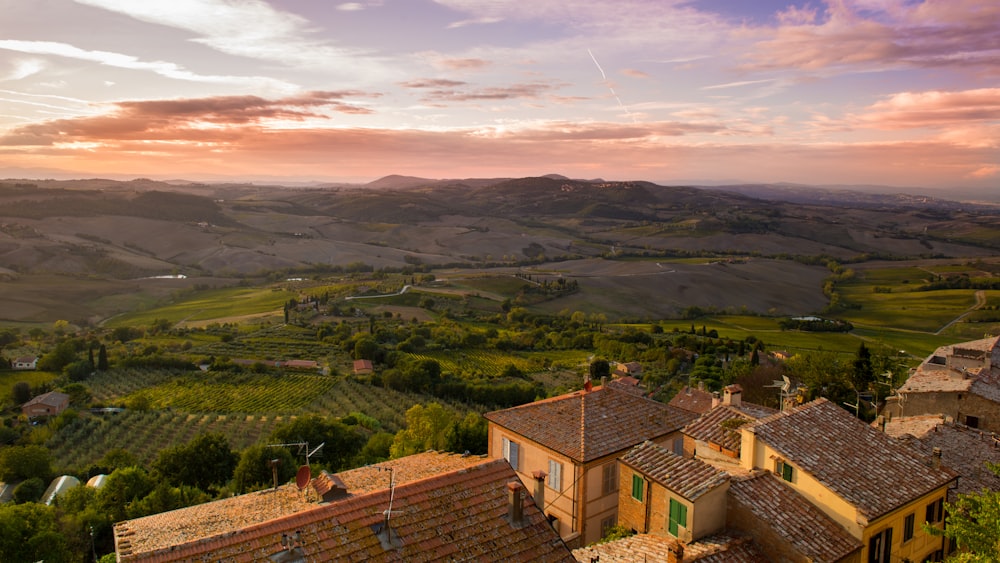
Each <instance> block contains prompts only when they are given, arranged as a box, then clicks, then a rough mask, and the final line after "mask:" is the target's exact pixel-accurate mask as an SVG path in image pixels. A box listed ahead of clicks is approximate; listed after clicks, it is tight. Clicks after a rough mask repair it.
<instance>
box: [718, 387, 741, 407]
mask: <svg viewBox="0 0 1000 563" xmlns="http://www.w3.org/2000/svg"><path fill="white" fill-rule="evenodd" d="M722 393H723V395H722V404H723V405H729V406H731V407H738V406H740V405H742V404H743V388H742V387H740V386H739V385H737V384H735V383H734V384H732V385H727V386H726V387H725V388H724V389H723V390H722Z"/></svg>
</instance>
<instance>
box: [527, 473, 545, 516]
mask: <svg viewBox="0 0 1000 563" xmlns="http://www.w3.org/2000/svg"><path fill="white" fill-rule="evenodd" d="M531 476H532V477H534V478H535V494H534V499H535V506H537V507H538V510H542V511H544V510H545V478H546V477H547V476H548V475H547V474H546V473H545V472H544V471H542V470H541V469H538V470H536V471H535V472H533V473H532V474H531Z"/></svg>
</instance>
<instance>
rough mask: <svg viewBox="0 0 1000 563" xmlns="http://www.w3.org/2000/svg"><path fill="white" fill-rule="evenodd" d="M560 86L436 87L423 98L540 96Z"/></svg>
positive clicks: (429, 99) (468, 98) (456, 100)
mask: <svg viewBox="0 0 1000 563" xmlns="http://www.w3.org/2000/svg"><path fill="white" fill-rule="evenodd" d="M460 84H464V83H460ZM560 87H562V85H561V84H550V83H545V82H525V83H521V84H512V85H510V86H487V87H482V88H467V89H456V88H452V89H447V88H438V89H434V90H430V91H428V92H426V93H425V94H424V100H425V101H430V102H446V101H447V102H469V101H482V100H510V99H516V98H540V97H542V95H544V94H546V93H547V92H549V91H552V90H555V89H558V88H560Z"/></svg>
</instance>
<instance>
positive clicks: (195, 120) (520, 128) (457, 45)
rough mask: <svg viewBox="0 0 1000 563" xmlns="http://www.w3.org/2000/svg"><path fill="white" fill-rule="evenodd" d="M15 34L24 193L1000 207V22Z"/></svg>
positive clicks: (324, 2) (106, 23)
mask: <svg viewBox="0 0 1000 563" xmlns="http://www.w3.org/2000/svg"><path fill="white" fill-rule="evenodd" d="M0 14H2V15H0V177H114V178H131V177H140V176H141V177H152V178H161V179H174V178H184V179H190V180H223V179H231V180H250V181H263V180H277V179H288V180H290V181H312V180H315V181H352V182H358V181H369V180H373V179H375V178H378V177H380V176H384V175H386V174H404V175H414V176H423V177H431V178H465V177H507V176H531V175H541V174H547V173H559V174H564V175H567V176H571V177H575V178H597V177H601V178H606V179H616V180H628V179H643V180H651V181H656V182H661V183H671V182H688V183H692V182H704V183H709V182H711V183H721V182H732V181H745V182H797V183H807V184H821V185H830V184H879V185H889V186H900V187H925V188H948V187H980V188H982V187H991V186H1000V2H998V1H997V0H923V1H919V0H828V1H823V0H813V1H810V2H794V3H792V2H789V1H788V0H689V1H679V0H602V1H595V0H572V1H569V0H433V1H432V0H368V1H364V0H362V1H358V2H338V1H337V0H270V1H263V0H76V1H72V0H31V1H28V0H0ZM998 190H1000V187H998Z"/></svg>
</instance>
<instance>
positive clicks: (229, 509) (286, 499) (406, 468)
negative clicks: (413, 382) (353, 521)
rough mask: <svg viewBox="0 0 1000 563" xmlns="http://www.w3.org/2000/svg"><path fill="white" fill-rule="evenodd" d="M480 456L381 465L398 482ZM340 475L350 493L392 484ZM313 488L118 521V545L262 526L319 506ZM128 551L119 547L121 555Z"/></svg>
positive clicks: (375, 473) (369, 475)
mask: <svg viewBox="0 0 1000 563" xmlns="http://www.w3.org/2000/svg"><path fill="white" fill-rule="evenodd" d="M482 461H483V460H482V458H480V457H478V456H471V457H462V456H460V455H456V454H444V453H437V452H424V453H420V454H415V455H412V456H407V457H402V458H399V459H394V460H390V461H386V462H384V463H381V464H379V465H378V467H386V468H389V467H391V468H393V478H394V480H395V482H396V484H397V485H401V484H405V483H409V482H411V481H416V480H419V479H424V478H426V477H430V476H432V475H437V474H439V473H444V472H448V471H455V470H458V469H463V468H467V467H471V466H474V465H477V464H480V463H482ZM337 477H338V478H339V479H340V480H341V481H342V482H343V483H344V484H345V485H346V486H347V491H348V494H349V495H352V496H357V495H363V494H367V493H370V492H372V491H376V490H379V489H386V488H388V486H389V478H388V475H387V474H386V473H385V472H383V471H380V470H379V469H376V466H366V467H359V468H357V469H352V470H350V471H345V472H343V473H338V474H337ZM317 500H318V498H317V497H316V495H315V494H313V491H312V490H311V489H310V488H307V489H306V490H305V491H299V490H298V489H297V488H296V486H295V484H294V483H291V484H287V485H282V486H280V487H278V488H277V489H267V490H263V491H257V492H253V493H248V494H245V495H239V496H235V497H231V498H227V499H222V500H217V501H214V502H208V503H205V504H199V505H195V506H189V507H187V508H181V509H178V510H171V511H169V512H161V513H159V514H153V515H151V516H146V517H144V518H137V519H135V520H127V521H125V522H119V523H118V524H116V525H115V541H116V544H117V543H118V542H119V541H120V540H126V539H127V540H128V544H129V548H128V550H127V553H130V554H137V553H145V552H152V551H156V550H159V549H164V548H168V547H170V546H175V545H181V544H185V543H189V542H193V541H197V540H201V539H204V538H208V537H211V536H215V535H218V534H225V533H230V532H233V531H234V530H239V529H241V528H246V527H248V526H253V525H256V524H261V523H263V522H266V521H268V520H272V519H275V518H280V517H283V516H288V515H290V514H295V513H298V512H303V511H306V510H310V509H313V508H315V507H316V506H317ZM124 551H125V550H119V554H122V553H123V552H124Z"/></svg>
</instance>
